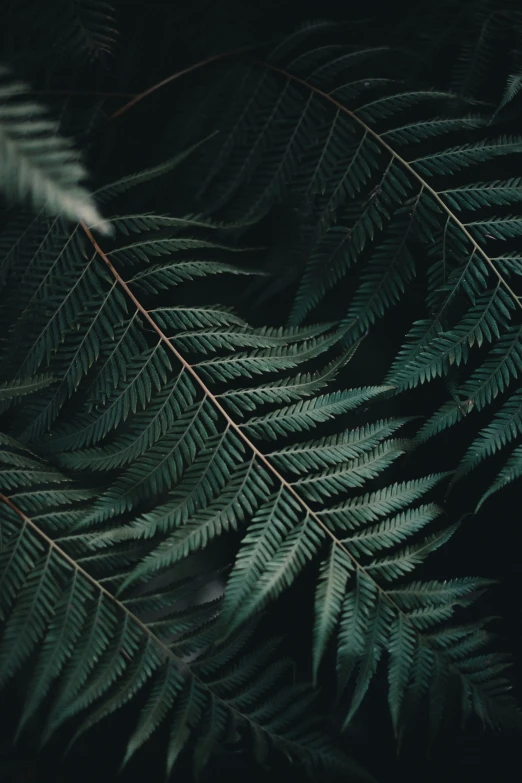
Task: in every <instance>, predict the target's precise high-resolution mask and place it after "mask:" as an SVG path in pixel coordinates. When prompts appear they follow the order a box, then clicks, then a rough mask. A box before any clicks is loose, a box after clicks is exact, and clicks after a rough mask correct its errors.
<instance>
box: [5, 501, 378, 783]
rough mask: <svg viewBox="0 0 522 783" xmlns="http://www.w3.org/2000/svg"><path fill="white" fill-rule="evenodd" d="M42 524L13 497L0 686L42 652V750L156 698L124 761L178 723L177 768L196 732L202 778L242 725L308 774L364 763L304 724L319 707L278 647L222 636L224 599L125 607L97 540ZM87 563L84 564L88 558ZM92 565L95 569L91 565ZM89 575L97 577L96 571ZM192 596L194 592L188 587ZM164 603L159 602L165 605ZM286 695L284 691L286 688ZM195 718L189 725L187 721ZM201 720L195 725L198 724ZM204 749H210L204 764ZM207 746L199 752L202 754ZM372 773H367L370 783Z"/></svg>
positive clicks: (171, 753) (173, 748) (34, 704)
mask: <svg viewBox="0 0 522 783" xmlns="http://www.w3.org/2000/svg"><path fill="white" fill-rule="evenodd" d="M52 516H53V515H52V513H51V514H50V517H49V520H48V521H50V522H51V524H50V525H48V524H47V520H46V522H44V521H43V519H42V518H40V520H38V521H37V522H36V521H33V519H31V518H29V517H27V516H26V515H25V513H24V512H23V511H22V510H21V509H20V508H18V507H17V506H16V505H15V504H14V503H13V502H12V501H11V500H9V499H6V498H5V496H2V513H1V515H0V531H1V535H0V542H1V548H0V583H1V584H2V593H1V595H2V604H1V608H2V618H3V619H4V620H5V628H4V633H3V637H2V646H1V654H0V683H2V685H3V684H5V682H6V680H8V679H9V678H10V677H11V676H12V674H13V673H14V672H15V671H17V670H18V669H19V668H20V667H21V666H22V665H23V664H25V663H26V661H27V659H28V657H29V656H30V655H31V654H32V653H33V652H35V651H36V646H37V645H38V646H39V649H38V652H37V656H36V662H35V666H34V669H33V672H32V676H31V681H30V684H29V688H28V690H27V696H26V701H25V704H24V707H23V711H22V714H21V716H20V720H19V726H18V734H19V733H20V732H21V731H23V730H24V729H25V727H26V725H27V723H28V721H29V719H30V718H31V717H32V716H33V715H34V714H35V713H36V712H37V711H38V710H39V708H40V707H41V705H42V703H43V701H44V699H45V698H46V697H47V696H48V694H49V692H50V690H51V688H52V692H53V698H52V703H51V705H50V707H49V709H48V711H47V718H46V724H45V727H44V730H43V736H42V741H43V742H46V741H47V740H48V739H49V737H50V736H51V735H52V734H53V733H54V732H55V731H56V729H57V728H58V727H59V726H60V725H62V724H63V723H64V721H66V720H68V719H70V718H71V717H73V716H75V715H77V714H80V713H83V715H84V720H83V723H82V724H81V725H80V727H79V729H78V730H77V731H76V734H75V736H74V737H73V739H72V741H71V742H74V740H75V739H76V738H77V737H78V736H80V735H81V734H82V733H83V732H84V731H86V730H87V729H89V728H90V727H91V726H93V725H95V724H96V723H97V722H98V721H99V720H101V719H102V718H104V717H105V716H107V715H109V714H111V713H112V712H114V711H116V710H118V709H120V708H121V707H122V706H123V705H124V704H125V703H127V702H128V701H130V700H132V699H134V698H135V697H136V695H137V694H138V693H140V692H143V691H146V693H147V698H146V702H145V704H144V707H143V709H142V711H141V714H140V718H139V721H138V724H137V726H136V728H135V730H134V732H133V734H132V736H131V737H130V739H129V742H128V744H127V749H126V753H125V756H124V759H123V764H126V763H127V762H128V760H129V759H130V758H131V757H132V755H133V754H134V753H135V752H136V750H137V749H138V748H139V747H141V745H142V744H143V743H144V742H145V741H146V739H147V738H148V737H149V736H150V735H151V734H152V733H153V732H154V731H155V730H156V729H157V728H158V726H160V725H161V724H163V723H164V722H167V721H168V722H169V723H170V740H169V746H168V751H167V771H168V772H170V771H171V769H172V766H173V764H174V762H175V760H176V758H177V756H178V755H179V752H180V751H181V749H182V748H183V747H184V746H185V745H186V743H187V741H188V739H189V736H190V735H191V734H192V733H194V734H196V735H197V736H198V737H199V739H198V743H197V746H196V751H195V771H196V774H197V773H198V772H200V771H201V769H202V768H203V767H204V766H205V765H206V763H207V761H208V758H209V756H210V754H211V752H212V750H213V748H214V747H215V746H216V745H217V744H218V743H221V742H226V730H228V729H229V727H230V723H231V722H232V723H233V724H234V725H235V726H236V727H237V728H240V729H242V730H246V731H247V732H249V733H251V735H252V736H253V739H254V742H255V743H259V742H261V741H263V742H264V743H265V745H266V746H267V747H275V748H279V749H280V750H283V751H284V752H285V753H287V754H288V755H289V756H290V758H300V759H301V760H302V761H303V762H304V764H305V766H310V767H312V766H315V767H321V768H323V769H325V768H330V769H337V770H339V771H341V770H343V769H344V770H345V771H349V770H350V769H351V770H352V771H353V772H354V773H355V774H356V776H357V772H358V769H357V766H356V765H352V764H351V762H349V760H347V759H346V765H345V759H344V757H343V756H342V755H341V754H340V753H339V752H338V751H336V749H335V748H334V747H333V745H332V744H331V743H330V742H329V740H328V738H327V736H326V735H325V734H324V733H321V731H320V725H319V723H318V722H317V721H315V722H314V721H313V720H312V722H310V721H308V722H306V723H305V722H303V723H302V725H300V723H299V721H298V718H297V715H296V714H295V710H294V708H295V704H296V701H297V702H299V703H300V704H301V706H304V704H305V703H309V702H310V701H311V697H310V691H307V690H306V689H304V688H303V687H302V686H299V685H291V684H288V685H282V683H281V679H282V678H283V677H284V674H285V671H286V669H287V668H288V662H286V661H282V660H279V661H278V662H277V663H271V658H273V653H274V650H275V647H276V645H275V644H274V642H266V641H265V643H264V644H260V645H259V646H257V648H255V649H253V650H252V651H250V652H248V653H246V654H245V653H244V652H243V647H244V646H245V644H246V642H247V641H248V638H249V636H251V634H252V632H253V630H254V629H253V627H252V626H250V627H246V628H245V629H244V630H243V631H242V632H241V633H240V634H238V635H236V636H235V638H234V639H233V640H231V641H229V642H228V643H227V644H226V645H224V644H223V643H222V642H221V643H220V642H218V641H217V639H216V637H215V631H214V630H213V628H214V627H215V626H216V621H217V618H218V617H219V601H218V602H217V603H216V602H212V603H211V604H204V605H203V606H202V607H200V608H196V609H195V610H191V611H187V610H183V609H176V603H178V606H179V595H183V589H181V591H180V593H179V595H177V591H176V587H174V588H172V587H171V589H170V591H169V605H168V615H165V612H164V613H163V614H164V618H162V619H157V618H156V619H152V617H151V613H150V605H151V601H152V605H153V606H157V603H154V599H155V596H154V595H153V594H152V595H151V594H150V593H149V595H148V602H149V608H148V607H147V605H146V604H145V605H140V602H139V601H138V602H136V600H134V601H133V600H132V598H129V601H128V603H127V601H125V600H124V601H120V600H117V599H116V598H115V597H114V595H113V594H112V593H111V592H110V591H109V590H108V589H107V588H106V587H105V586H104V585H103V579H101V578H100V576H97V577H94V576H92V575H91V572H90V571H91V569H92V565H91V564H90V563H89V564H88V565H87V563H86V561H85V559H84V557H85V555H86V554H87V544H88V542H87V541H86V540H85V538H84V537H83V536H82V535H81V534H80V535H72V536H71V535H65V536H60V535H56V534H55V531H56V529H55V527H54V526H53V524H52ZM82 556H83V557H82ZM113 559H114V562H113V563H110V564H109V567H110V573H111V575H112V576H114V574H115V572H117V571H118V570H120V571H123V573H124V572H125V569H126V567H127V565H128V561H127V560H126V558H125V553H124V552H120V553H119V555H116V554H115V555H114V558H113ZM84 563H85V565H84ZM86 568H89V571H88V570H86ZM182 588H183V586H182ZM160 597H161V594H158V598H160ZM276 688H277V690H276ZM183 716H185V717H186V718H187V720H188V723H185V722H184V720H183V719H182V718H183ZM189 718H190V719H189ZM202 745H204V746H205V752H204V753H203V755H201V753H202V750H201V747H202ZM198 748H199V751H198ZM363 777H364V775H363V773H362V771H361V779H363Z"/></svg>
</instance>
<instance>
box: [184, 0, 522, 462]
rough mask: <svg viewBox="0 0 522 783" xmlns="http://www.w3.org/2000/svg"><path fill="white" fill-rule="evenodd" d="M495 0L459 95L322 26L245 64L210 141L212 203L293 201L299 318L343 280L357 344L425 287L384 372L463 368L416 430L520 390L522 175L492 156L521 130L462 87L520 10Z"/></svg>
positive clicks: (260, 210)
mask: <svg viewBox="0 0 522 783" xmlns="http://www.w3.org/2000/svg"><path fill="white" fill-rule="evenodd" d="M489 6H490V4H488V3H486V4H485V7H484V12H483V13H482V12H479V13H478V14H477V15H476V16H477V18H476V19H475V22H476V25H478V27H477V30H478V33H477V35H478V38H477V40H476V41H475V40H474V42H473V44H471V43H470V46H471V49H470V52H468V54H469V57H468V56H467V55H466V57H464V59H463V60H462V73H461V74H460V76H459V77H458V81H459V84H458V90H457V92H458V93H459V95H460V97H459V96H458V95H457V92H447V93H446V92H443V91H441V90H430V89H419V88H418V87H416V86H415V85H413V86H409V85H407V84H406V83H405V82H404V80H396V81H394V80H393V79H392V78H391V76H392V75H393V70H392V69H391V68H389V67H388V69H387V70H386V67H385V65H384V64H383V62H382V60H383V58H384V57H386V51H385V50H383V47H375V48H373V49H369V48H362V47H358V46H348V45H346V44H344V43H339V42H337V40H336V38H335V33H334V32H333V31H330V37H331V39H332V42H331V43H329V42H327V43H325V40H328V38H327V36H326V34H325V30H326V28H325V27H324V25H318V26H317V28H314V26H311V27H310V28H307V29H306V30H302V31H300V32H298V33H296V34H295V35H294V36H291V37H290V38H289V39H288V40H287V42H286V43H285V44H284V45H279V46H277V47H276V48H275V49H274V51H273V52H272V53H271V54H269V55H268V57H267V58H266V60H265V61H263V62H259V63H256V64H255V65H251V66H245V68H243V69H242V70H241V71H240V76H241V79H239V78H238V77H237V75H236V81H234V77H233V74H232V76H231V78H230V81H229V92H230V93H231V95H230V104H229V111H228V112H227V113H226V120H225V122H224V124H223V127H220V131H221V132H220V133H219V134H218V135H217V136H216V137H214V139H212V140H211V142H210V143H209V145H208V147H207V148H206V149H205V152H204V155H203V162H202V166H205V167H206V173H205V175H204V176H203V175H202V176H201V181H202V185H201V187H200V191H199V198H200V199H201V203H202V204H204V205H205V208H206V209H208V211H209V213H215V212H216V211H217V213H218V214H220V215H224V216H227V218H230V219H231V217H232V216H233V217H234V218H235V219H241V218H245V217H248V219H254V218H257V219H261V218H262V217H263V216H264V215H265V214H266V213H267V212H269V210H270V209H271V208H272V207H273V206H274V205H275V204H278V203H285V202H286V201H288V202H289V203H291V204H292V205H294V206H293V211H294V213H295V222H296V228H295V236H294V237H293V241H292V244H291V253H293V259H294V276H293V278H292V275H291V274H288V273H287V272H285V276H284V277H283V276H282V274H281V271H280V270H276V274H277V276H278V278H279V279H280V280H281V284H283V282H284V280H286V281H287V282H288V281H291V280H292V279H295V278H296V277H297V278H298V286H297V293H296V296H295V300H294V306H293V310H292V313H291V315H290V323H291V324H300V323H303V322H304V320H305V319H306V318H307V317H309V316H310V314H312V313H313V311H314V309H315V308H317V307H318V306H319V305H323V306H324V303H325V302H326V303H328V302H329V301H330V299H329V296H331V295H332V292H333V291H334V290H335V291H336V292H337V291H338V290H339V287H340V286H344V288H345V290H346V296H345V297H343V298H342V301H343V302H346V304H343V307H344V313H341V316H342V326H343V328H344V329H345V330H346V339H347V340H348V342H350V341H353V340H355V339H357V338H358V337H359V336H361V335H362V334H365V333H366V332H367V331H368V329H370V328H372V327H374V326H375V325H376V324H377V322H378V321H379V320H380V319H381V318H383V317H384V316H386V315H387V314H388V313H389V311H390V310H391V308H393V307H396V306H397V305H398V304H400V303H401V301H403V300H405V298H406V297H408V296H409V291H410V290H411V287H412V285H414V284H415V288H416V290H417V291H418V292H419V294H420V292H421V291H422V292H423V296H424V311H425V316H424V317H422V318H421V319H419V320H417V321H415V323H414V324H413V325H412V327H411V329H410V331H409V332H408V334H407V335H406V337H405V340H404V341H403V345H402V347H401V349H400V351H399V352H398V354H397V355H396V356H395V359H394V361H393V364H392V367H391V369H390V371H389V373H388V376H387V378H386V382H387V383H389V384H390V385H393V386H395V387H396V388H397V392H398V393H400V392H403V391H406V390H409V389H414V388H415V387H416V386H418V385H420V384H424V383H427V382H429V381H432V380H435V379H441V378H442V379H448V378H449V375H450V372H451V373H452V379H451V382H452V388H453V391H452V393H451V395H448V401H447V402H446V403H445V404H444V405H443V406H442V407H441V408H440V410H439V411H438V412H437V413H436V414H435V415H434V416H433V417H432V418H430V420H429V421H428V422H427V423H426V425H425V426H424V427H423V428H422V429H421V432H420V433H419V441H423V440H425V439H427V438H428V437H431V436H432V435H435V434H437V433H439V432H441V431H442V430H444V429H446V428H447V427H449V426H452V425H454V424H456V423H457V422H458V421H460V420H461V419H462V418H463V417H464V416H465V415H466V414H468V413H470V412H471V411H473V410H481V409H484V408H486V407H488V406H489V405H490V404H492V403H493V401H494V400H495V399H496V398H497V397H498V396H499V395H501V394H503V393H504V392H505V391H506V390H509V389H511V390H513V387H514V384H515V382H516V379H517V377H518V374H519V372H520V361H519V353H520V343H519V326H520V323H521V316H522V299H521V298H520V293H519V278H520V271H521V269H522V265H521V263H520V254H519V253H518V251H517V249H516V247H517V243H518V242H519V241H520V237H521V236H522V217H521V212H520V204H521V199H522V196H521V194H522V188H521V187H520V181H519V179H518V178H506V179H498V178H496V179H492V172H493V171H494V169H493V166H492V163H493V162H494V161H495V160H498V159H499V158H502V157H506V162H509V161H514V160H519V157H520V154H521V153H522V140H521V139H520V138H518V137H511V136H506V135H504V136H495V132H494V130H493V128H492V127H490V126H489V125H488V121H489V120H490V116H488V114H487V113H482V114H481V113H480V111H478V112H477V106H478V104H476V103H470V104H469V109H470V113H466V108H465V107H464V108H463V103H462V100H461V98H462V96H463V95H466V94H468V93H469V92H470V91H471V92H472V93H473V88H472V82H474V80H475V79H476V78H477V77H478V76H479V75H480V67H479V64H478V61H480V60H482V59H483V54H484V53H483V51H482V48H483V47H482V44H484V46H486V45H487V42H488V41H489V39H490V37H491V36H492V37H493V38H494V37H495V35H496V34H495V31H494V30H491V29H490V26H491V25H493V26H494V25H498V24H500V25H504V26H505V24H506V23H507V22H506V20H507V19H511V16H510V15H509V14H508V15H503V14H496V12H495V9H492V8H490V7H489ZM515 17H516V18H517V19H518V16H517V14H516V13H515V12H514V17H513V18H515ZM497 32H498V31H497ZM473 35H474V34H473ZM473 35H471V38H473ZM482 39H484V40H482ZM470 58H471V59H470ZM472 61H473V62H472ZM475 61H477V62H475ZM231 73H232V72H231ZM234 85H235V86H234ZM471 110H472V111H473V113H471ZM461 113H462V116H456V114H461ZM198 120H199V122H200V126H201V128H202V129H205V128H206V125H205V119H204V118H203V117H200V118H198V117H197V116H196V118H195V120H194V121H195V122H196V123H197V122H198ZM207 156H208V157H207ZM515 156H516V157H515ZM499 165H502V163H501V161H499ZM195 172H196V174H197V173H198V172H199V169H198V168H196V169H195ZM481 177H483V180H481ZM504 248H505V249H504ZM426 269H427V271H426ZM415 278H417V281H415ZM276 282H277V281H276ZM333 301H335V305H336V306H337V307H338V306H339V301H341V298H340V297H335V299H334V300H333ZM408 301H409V300H408ZM484 347H488V348H489V350H490V353H489V355H488V356H487V357H485V358H484ZM456 368H459V374H458V378H457V380H456V381H455V380H454V377H453V376H455V370H456ZM492 426H494V425H492ZM499 437H500V439H501V436H499ZM461 472H462V471H459V475H460V473H461Z"/></svg>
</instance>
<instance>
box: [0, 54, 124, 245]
mask: <svg viewBox="0 0 522 783" xmlns="http://www.w3.org/2000/svg"><path fill="white" fill-rule="evenodd" d="M27 92H28V88H27V87H26V86H25V85H24V84H22V83H21V82H18V81H16V80H15V79H14V78H13V77H12V75H11V74H10V72H9V71H8V70H7V69H6V68H5V67H2V68H0V176H1V180H2V190H3V192H4V195H5V196H6V197H7V199H8V200H9V201H10V202H27V201H29V202H30V203H31V204H32V205H33V206H34V207H35V208H36V209H40V208H42V207H44V208H45V210H46V211H47V212H48V213H49V214H51V215H58V214H60V213H63V214H64V215H65V216H66V217H67V218H70V219H73V220H85V221H86V222H87V223H88V224H91V223H96V224H97V230H98V231H100V233H110V227H109V226H108V224H107V223H105V222H104V221H103V220H102V219H101V217H100V215H99V213H98V210H97V208H96V206H95V204H94V201H93V198H92V196H91V195H90V194H89V193H88V191H87V190H86V189H85V188H84V187H82V186H81V185H80V181H81V180H82V179H84V177H85V171H84V169H83V167H82V166H81V165H80V163H79V161H78V155H77V154H76V153H75V152H74V150H73V149H72V146H71V144H70V143H69V142H68V141H67V140H66V139H65V138H63V137H62V136H59V135H58V127H57V125H56V123H54V122H52V121H51V120H50V119H48V117H47V112H46V111H45V109H44V108H43V107H42V106H40V105H39V104H37V103H34V102H33V101H31V100H29V99H28V98H27Z"/></svg>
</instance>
